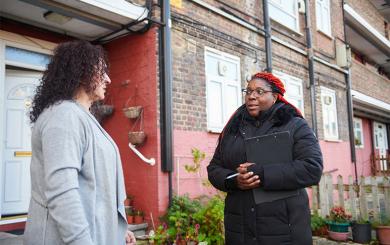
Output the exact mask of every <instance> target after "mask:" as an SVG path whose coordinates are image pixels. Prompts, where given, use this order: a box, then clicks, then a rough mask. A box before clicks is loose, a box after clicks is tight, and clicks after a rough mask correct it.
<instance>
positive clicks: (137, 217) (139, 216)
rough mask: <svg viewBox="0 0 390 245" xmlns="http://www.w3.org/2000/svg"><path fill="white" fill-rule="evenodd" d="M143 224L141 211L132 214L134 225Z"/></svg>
mask: <svg viewBox="0 0 390 245" xmlns="http://www.w3.org/2000/svg"><path fill="white" fill-rule="evenodd" d="M143 222H144V212H142V211H141V210H136V211H135V212H134V223H135V224H141V223H143Z"/></svg>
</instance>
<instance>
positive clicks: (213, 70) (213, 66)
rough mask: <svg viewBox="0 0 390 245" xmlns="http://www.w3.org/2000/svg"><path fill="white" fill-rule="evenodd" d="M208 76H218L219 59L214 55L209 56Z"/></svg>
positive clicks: (207, 57)
mask: <svg viewBox="0 0 390 245" xmlns="http://www.w3.org/2000/svg"><path fill="white" fill-rule="evenodd" d="M206 59H207V64H206V74H207V75H212V76H218V59H217V58H216V57H214V56H212V55H207V56H206Z"/></svg>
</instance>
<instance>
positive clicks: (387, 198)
mask: <svg viewBox="0 0 390 245" xmlns="http://www.w3.org/2000/svg"><path fill="white" fill-rule="evenodd" d="M383 189H384V190H383V194H384V202H385V216H386V218H387V219H390V178H388V177H384V178H383Z"/></svg>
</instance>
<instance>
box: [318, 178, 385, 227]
mask: <svg viewBox="0 0 390 245" xmlns="http://www.w3.org/2000/svg"><path fill="white" fill-rule="evenodd" d="M382 178H383V180H382ZM334 198H336V199H338V201H337V205H339V206H342V207H344V208H346V209H347V211H348V212H349V213H350V214H351V215H352V218H353V219H355V220H356V219H358V218H362V219H371V220H379V219H380V218H381V217H383V216H385V217H386V218H387V219H389V218H390V179H389V178H388V177H370V176H368V177H364V176H361V177H360V181H359V183H357V184H356V183H355V182H354V180H353V178H352V176H349V177H348V184H344V183H343V177H342V176H340V175H339V176H338V177H337V183H336V184H333V180H332V175H331V174H329V173H327V174H324V175H323V176H322V178H321V181H320V183H319V185H318V187H317V186H313V187H312V205H311V207H312V209H313V211H317V210H318V211H319V212H318V213H319V214H320V215H321V216H322V217H325V216H326V215H329V211H330V210H331V208H332V207H333V206H334V205H335V203H334V200H333V199H334ZM371 202H372V206H371V205H369V204H370V203H371ZM381 203H384V207H383V206H382V207H381V205H380V204H381Z"/></svg>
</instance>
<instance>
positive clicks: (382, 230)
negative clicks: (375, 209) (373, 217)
mask: <svg viewBox="0 0 390 245" xmlns="http://www.w3.org/2000/svg"><path fill="white" fill-rule="evenodd" d="M376 236H377V238H378V240H379V243H380V244H381V245H390V226H378V227H377V228H376Z"/></svg>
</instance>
